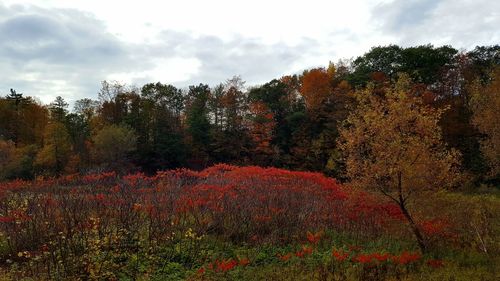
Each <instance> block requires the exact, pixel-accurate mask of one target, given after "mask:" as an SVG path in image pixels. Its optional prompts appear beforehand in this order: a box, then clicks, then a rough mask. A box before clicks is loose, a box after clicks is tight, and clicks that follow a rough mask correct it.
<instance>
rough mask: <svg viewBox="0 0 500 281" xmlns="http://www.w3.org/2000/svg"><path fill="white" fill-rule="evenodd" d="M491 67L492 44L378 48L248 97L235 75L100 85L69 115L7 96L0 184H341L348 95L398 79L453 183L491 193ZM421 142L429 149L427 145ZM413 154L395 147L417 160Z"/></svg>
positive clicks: (0, 126) (60, 106)
mask: <svg viewBox="0 0 500 281" xmlns="http://www.w3.org/2000/svg"><path fill="white" fill-rule="evenodd" d="M499 65H500V46H499V45H495V46H478V47H476V48H475V49H473V50H471V51H459V50H457V49H454V48H452V47H450V46H443V47H434V46H432V45H423V46H416V47H408V48H403V47H400V46H396V45H389V46H379V47H374V48H372V49H371V50H370V51H369V52H367V53H365V54H364V55H362V56H359V57H358V58H356V59H353V60H340V61H338V62H335V63H332V62H330V63H329V65H328V67H319V68H313V69H308V70H305V71H303V72H302V73H301V74H295V75H287V76H283V77H281V78H279V79H273V80H271V81H269V82H267V83H265V84H263V85H258V86H252V87H246V85H245V82H244V81H243V80H242V79H241V78H240V77H238V76H235V77H233V78H231V79H229V80H227V81H225V82H224V83H220V84H218V85H215V86H212V87H210V86H209V85H207V84H199V85H192V86H189V87H188V88H187V89H180V88H177V87H175V86H172V85H166V84H162V83H159V82H158V83H148V84H146V85H143V86H142V87H136V86H127V85H123V84H121V83H118V82H110V81H103V82H102V85H101V86H102V87H101V89H100V91H99V93H98V99H97V100H94V99H89V98H84V99H80V100H77V101H76V102H75V103H74V108H73V110H71V111H70V110H69V109H68V107H69V105H68V103H67V102H66V101H65V100H64V99H63V98H62V97H57V98H56V99H55V100H54V101H53V102H52V103H50V104H48V105H43V104H41V103H40V102H37V101H36V100H35V99H34V98H33V97H30V96H26V95H24V94H21V93H19V92H18V91H16V90H14V89H11V90H10V93H8V94H7V95H5V96H4V97H2V98H0V179H1V180H5V179H13V178H34V177H36V176H40V175H43V176H55V175H61V174H70V173H86V172H90V171H92V172H94V171H104V170H115V171H119V172H129V171H133V170H140V171H143V172H146V173H153V172H155V171H157V170H164V169H171V168H178V167H189V168H194V169H201V168H204V167H207V166H209V165H212V164H215V163H230V164H236V165H259V166H276V167H282V168H287V169H293V170H309V171H321V172H323V173H325V174H326V175H329V176H334V177H336V178H339V179H344V178H345V177H349V176H350V171H348V170H347V169H346V167H347V166H348V165H347V164H348V163H347V161H349V157H346V155H345V153H343V152H342V151H343V150H342V146H346V143H345V142H343V143H341V140H342V139H343V138H340V137H341V133H342V130H346V129H348V128H352V126H353V123H352V120H354V119H353V118H350V119H349V118H348V117H349V116H350V115H352V114H353V113H356V112H358V113H359V110H361V109H363V108H367V103H366V102H367V101H369V103H368V104H372V105H373V104H374V103H375V101H374V100H372V101H370V98H364V99H360V96H363V95H365V96H366V95H369V96H372V97H378V98H381V99H384V100H386V101H390V100H391V98H390V96H391V95H388V93H391V92H395V90H394V87H396V86H395V85H397V84H398V83H399V84H401V83H403V82H401V81H402V80H401V77H403V76H404V77H405V78H404V81H406V82H404V84H405V85H406V86H405V87H404V92H405V94H406V95H408V96H411V97H416V98H418V99H419V102H418V105H415V106H423V107H426V108H427V107H429V108H432V109H435V110H436V112H439V118H438V119H436V122H437V126H438V127H439V130H440V131H441V132H442V135H441V136H440V137H441V138H442V144H443V145H445V146H446V147H447V148H448V149H453V151H456V153H457V159H459V162H460V167H461V169H462V170H463V172H465V174H467V175H468V176H470V178H471V179H472V180H473V181H474V182H475V183H478V182H485V181H490V182H498V179H499V175H500V156H499V153H500V141H499V135H500V133H499V128H498V123H499V121H500V118H499V110H498V108H500V101H499V100H500V86H499V79H500V71H499ZM403 73H404V74H403ZM396 92H397V91H396ZM363 93H364V94H363ZM367 93H368V94H367ZM392 100H398V99H394V98H392ZM420 101H421V102H420ZM420 103H421V104H420ZM374 112H375V111H374ZM401 112H406V111H404V110H401ZM365 113H366V112H365ZM382 113H384V114H386V111H382ZM358 115H359V116H362V114H358ZM407 117H408V116H407ZM363 120H364V121H363ZM363 120H358V121H356V122H358V123H359V124H361V123H363V122H365V121H366V120H365V119H363ZM362 121H363V122H362ZM406 121H408V122H410V123H411V122H415V120H406ZM431 123H432V122H431ZM363 124H364V123H363ZM365 125H366V124H365ZM422 126H423V125H422ZM389 127H390V126H389V125H388V126H385V127H380V128H379V129H380V133H383V131H384V129H387V128H389ZM370 128H373V126H371V127H370ZM393 129H394V130H396V129H397V130H400V128H399V127H397V128H393ZM420 129H421V131H419V132H420V133H421V132H427V131H426V130H427V129H428V128H427V129H426V128H425V127H422V128H420ZM394 130H393V131H394ZM368 131H369V130H368V128H366V130H365V132H368ZM386 133H387V134H389V133H390V132H386ZM427 133H428V134H429V135H431V132H427ZM345 135H347V134H344V137H345ZM362 136H363V134H357V133H352V134H351V137H352V138H354V137H362ZM364 137H370V135H369V134H368V133H366V135H364ZM372 138H373V136H372ZM433 140H434V139H432V138H431V139H430V141H429V143H428V145H429V147H430V148H433V147H435V146H436V145H437V144H434V143H433ZM360 143H361V142H360ZM358 144H359V143H358ZM351 145H352V143H351ZM420 145H421V143H420V142H418V141H415V142H413V143H404V144H402V145H401V147H403V148H405V149H407V148H408V149H409V148H414V149H415V151H418V147H419V146H420ZM352 147H353V148H355V149H356V151H363V149H366V146H360V147H356V146H352ZM372 152H373V151H366V155H365V156H366V157H368V156H369V155H370V153H372ZM436 153H437V152H436ZM458 155H459V156H458ZM358 156H360V157H361V156H363V155H358ZM365 156H363V157H365ZM427 172H429V171H427Z"/></svg>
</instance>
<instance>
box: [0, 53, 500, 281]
mask: <svg viewBox="0 0 500 281" xmlns="http://www.w3.org/2000/svg"><path fill="white" fill-rule="evenodd" d="M30 94H33V96H30ZM35 94H36V93H22V89H10V92H9V93H5V94H4V95H3V97H1V98H0V198H1V202H0V274H1V275H2V276H5V280H21V279H23V278H24V279H23V280H39V279H40V280H186V279H187V280H496V278H498V277H499V275H498V274H500V272H499V271H500V260H499V255H498V254H500V236H499V233H500V217H499V214H500V200H499V194H500V191H499V187H500V127H499V124H500V46H499V45H493V46H477V47H476V48H474V49H472V50H457V49H455V48H453V47H451V46H441V47H434V46H433V45H421V46H415V47H401V46H397V45H388V46H378V47H373V48H371V49H370V50H369V51H368V52H367V53H365V54H363V55H361V56H359V57H357V58H354V59H343V60H339V61H338V62H329V63H328V66H327V67H317V68H312V69H307V70H304V71H303V72H302V73H300V74H290V75H286V76H283V77H280V78H276V79H273V80H271V81H269V82H267V83H264V84H262V85H246V83H245V81H244V80H243V78H242V77H240V76H234V77H232V78H229V79H228V80H226V81H225V82H222V83H220V84H218V85H207V84H203V83H200V84H198V85H192V86H189V87H187V88H178V87H175V86H173V85H169V84H162V83H160V82H152V83H148V84H145V85H142V86H137V85H125V84H123V83H120V82H117V81H102V82H101V89H100V91H99V92H98V93H97V98H90V97H89V98H84V99H79V100H76V101H74V103H73V108H72V109H71V110H70V109H69V104H68V102H67V101H66V100H65V99H64V98H63V97H57V98H56V99H55V100H54V101H53V102H51V103H50V104H42V103H41V102H39V101H38V100H37V98H36V97H35V96H34V95H35ZM2 280H3V279H2Z"/></svg>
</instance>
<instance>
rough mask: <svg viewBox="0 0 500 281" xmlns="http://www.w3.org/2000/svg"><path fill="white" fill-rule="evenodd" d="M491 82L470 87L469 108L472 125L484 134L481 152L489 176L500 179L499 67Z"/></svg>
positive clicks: (492, 74)
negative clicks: (488, 170) (487, 166)
mask: <svg viewBox="0 0 500 281" xmlns="http://www.w3.org/2000/svg"><path fill="white" fill-rule="evenodd" d="M490 77H491V78H490V79H491V82H490V83H489V84H488V85H485V86H482V85H481V83H480V81H479V80H478V81H476V82H475V83H474V84H473V85H472V87H471V100H470V107H471V109H472V112H473V116H472V124H474V126H476V127H477V128H478V129H479V131H480V132H481V133H482V134H484V136H485V138H484V139H483V140H482V141H481V151H482V152H483V154H484V155H485V157H486V159H487V161H488V164H489V167H490V174H491V176H492V177H493V178H499V177H500V126H499V125H498V123H499V120H500V110H499V109H500V67H497V68H496V69H495V70H494V71H493V72H492V73H491V75H490Z"/></svg>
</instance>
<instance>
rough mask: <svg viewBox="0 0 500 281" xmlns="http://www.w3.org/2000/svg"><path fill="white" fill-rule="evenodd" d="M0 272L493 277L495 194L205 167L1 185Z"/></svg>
mask: <svg viewBox="0 0 500 281" xmlns="http://www.w3.org/2000/svg"><path fill="white" fill-rule="evenodd" d="M0 190H1V193H0V194H1V201H0V232H1V238H0V239H1V240H0V261H1V265H2V275H3V276H2V279H1V280H47V279H50V280H498V278H499V275H498V274H499V265H500V259H499V255H498V254H500V247H499V241H500V240H499V237H500V218H499V214H500V200H499V199H498V196H497V195H494V194H483V195H480V194H462V193H458V192H450V191H441V192H434V193H432V194H430V193H428V194H420V195H419V196H416V197H415V198H414V200H413V201H412V202H410V205H409V206H410V209H411V210H412V211H413V214H414V217H415V220H416V222H417V224H418V226H419V228H420V229H421V230H422V232H423V233H424V236H425V239H426V243H427V245H428V248H427V250H426V251H425V252H424V253H422V252H421V251H420V250H419V248H418V246H417V243H416V242H415V239H414V238H413V235H412V233H411V231H410V230H409V229H408V226H407V223H406V220H405V219H404V217H403V215H402V214H401V211H400V210H399V208H398V206H397V205H395V204H394V203H391V202H389V201H387V200H386V199H385V198H384V197H383V196H379V195H378V194H373V193H369V192H366V191H363V190H358V189H355V188H352V187H348V186H342V185H340V184H339V183H337V182H336V181H335V180H333V179H331V178H327V177H324V176H323V175H321V174H318V173H308V172H291V171H287V170H281V169H275V168H260V167H235V166H229V165H216V166H213V167H211V168H208V169H205V170H203V171H200V172H195V171H191V170H172V171H165V172H160V173H158V174H157V175H156V176H152V177H148V176H145V175H142V174H133V175H128V176H123V177H120V176H118V175H116V174H115V173H103V174H95V175H86V176H79V175H69V176H64V177H60V178H50V179H47V178H46V179H37V180H35V181H11V182H5V183H2V184H1V187H0Z"/></svg>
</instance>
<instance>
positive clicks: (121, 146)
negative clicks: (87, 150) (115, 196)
mask: <svg viewBox="0 0 500 281" xmlns="http://www.w3.org/2000/svg"><path fill="white" fill-rule="evenodd" d="M92 141H93V147H92V148H93V150H92V154H93V156H94V159H95V161H96V162H98V163H102V164H104V165H105V166H106V167H108V168H115V169H117V170H124V169H125V168H126V167H124V165H125V164H127V163H126V160H127V155H128V154H129V153H130V152H132V151H134V150H135V149H136V144H137V136H136V135H135V132H134V131H133V130H132V129H130V128H128V127H125V126H118V125H109V126H106V127H104V128H102V129H101V130H100V131H99V132H97V134H96V135H95V136H94V137H93V138H92Z"/></svg>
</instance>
